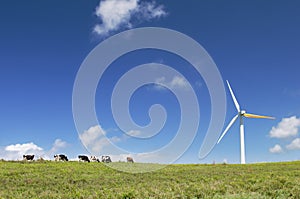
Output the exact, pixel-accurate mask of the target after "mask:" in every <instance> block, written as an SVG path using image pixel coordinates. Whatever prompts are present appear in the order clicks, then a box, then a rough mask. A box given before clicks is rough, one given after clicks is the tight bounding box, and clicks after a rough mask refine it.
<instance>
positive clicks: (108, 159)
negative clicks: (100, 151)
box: [101, 155, 111, 163]
mask: <svg viewBox="0 0 300 199" xmlns="http://www.w3.org/2000/svg"><path fill="white" fill-rule="evenodd" d="M101 161H102V162H105V163H110V162H111V159H110V157H109V156H108V155H103V156H102V158H101Z"/></svg>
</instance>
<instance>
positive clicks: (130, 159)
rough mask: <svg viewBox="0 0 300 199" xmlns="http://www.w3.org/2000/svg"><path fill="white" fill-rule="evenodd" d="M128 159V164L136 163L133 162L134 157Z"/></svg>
mask: <svg viewBox="0 0 300 199" xmlns="http://www.w3.org/2000/svg"><path fill="white" fill-rule="evenodd" d="M126 159H127V162H131V163H134V161H133V158H132V157H127V158H126Z"/></svg>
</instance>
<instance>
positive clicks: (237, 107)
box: [226, 80, 241, 112]
mask: <svg viewBox="0 0 300 199" xmlns="http://www.w3.org/2000/svg"><path fill="white" fill-rule="evenodd" d="M226 82H227V85H228V88H229V91H230V94H231V97H232V99H233V102H234V105H235V108H236V110H237V111H238V112H240V111H241V110H240V105H239V103H238V102H237V100H236V98H235V96H234V94H233V91H232V89H231V87H230V84H229V81H228V80H226Z"/></svg>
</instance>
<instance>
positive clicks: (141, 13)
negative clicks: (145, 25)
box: [93, 0, 167, 36]
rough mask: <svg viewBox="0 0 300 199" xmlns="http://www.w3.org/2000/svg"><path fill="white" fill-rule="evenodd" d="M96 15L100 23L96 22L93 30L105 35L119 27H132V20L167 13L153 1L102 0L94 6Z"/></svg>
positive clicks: (151, 17)
mask: <svg viewBox="0 0 300 199" xmlns="http://www.w3.org/2000/svg"><path fill="white" fill-rule="evenodd" d="M95 14H96V16H97V17H98V18H99V19H100V20H101V22H102V23H101V24H96V25H95V27H94V30H93V31H94V32H95V33H97V34H99V35H101V36H106V35H108V34H109V33H111V32H113V31H117V30H119V29H120V28H132V27H133V25H134V22H133V21H139V22H141V21H144V20H151V19H154V18H160V17H163V16H165V15H166V14H167V13H166V11H165V10H164V7H163V6H162V5H158V6H157V5H156V3H155V1H151V2H141V1H140V0H102V1H100V3H99V6H98V7H97V8H96V12H95Z"/></svg>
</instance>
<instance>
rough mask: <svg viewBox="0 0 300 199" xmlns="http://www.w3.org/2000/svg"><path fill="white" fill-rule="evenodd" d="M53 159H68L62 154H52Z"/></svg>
mask: <svg viewBox="0 0 300 199" xmlns="http://www.w3.org/2000/svg"><path fill="white" fill-rule="evenodd" d="M54 160H55V161H69V160H68V157H67V156H66V155H63V154H56V155H54Z"/></svg>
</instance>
